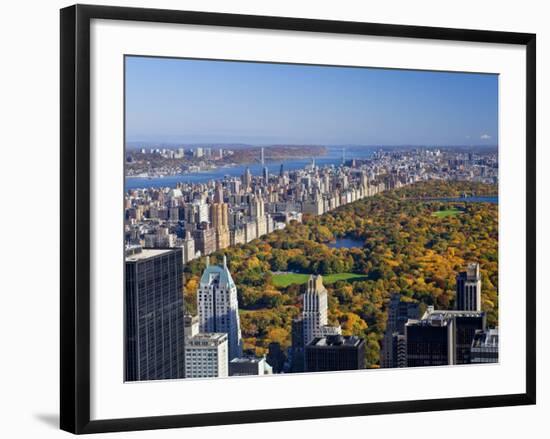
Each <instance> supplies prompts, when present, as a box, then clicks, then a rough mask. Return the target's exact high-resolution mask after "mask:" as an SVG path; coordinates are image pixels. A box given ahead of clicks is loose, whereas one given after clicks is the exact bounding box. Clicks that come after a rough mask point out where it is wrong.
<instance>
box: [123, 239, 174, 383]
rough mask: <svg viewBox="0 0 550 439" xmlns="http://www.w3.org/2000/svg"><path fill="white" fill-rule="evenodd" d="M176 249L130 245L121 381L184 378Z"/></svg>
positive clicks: (127, 257) (127, 265)
mask: <svg viewBox="0 0 550 439" xmlns="http://www.w3.org/2000/svg"><path fill="white" fill-rule="evenodd" d="M182 258H183V254H182V249H181V248H177V249H173V250H170V249H143V250H141V251H139V250H136V249H135V248H134V249H132V252H131V253H129V254H128V255H127V256H126V270H125V272H126V288H125V300H124V307H125V321H124V344H125V373H124V379H125V380H126V381H142V380H161V379H175V378H183V377H184V303H183V264H182Z"/></svg>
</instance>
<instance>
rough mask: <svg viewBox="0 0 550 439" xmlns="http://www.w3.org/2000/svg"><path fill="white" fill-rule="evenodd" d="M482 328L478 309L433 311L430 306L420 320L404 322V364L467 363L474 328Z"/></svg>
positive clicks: (483, 317) (483, 327)
mask: <svg viewBox="0 0 550 439" xmlns="http://www.w3.org/2000/svg"><path fill="white" fill-rule="evenodd" d="M478 329H482V330H484V329H485V313H484V312H481V311H436V310H434V309H433V307H432V306H430V307H428V310H427V311H426V312H425V313H424V315H423V316H422V319H420V320H409V321H408V322H407V324H406V325H405V339H406V343H407V366H408V367H416V366H441V365H453V364H468V363H470V351H471V345H472V341H473V339H474V335H475V333H476V330H478Z"/></svg>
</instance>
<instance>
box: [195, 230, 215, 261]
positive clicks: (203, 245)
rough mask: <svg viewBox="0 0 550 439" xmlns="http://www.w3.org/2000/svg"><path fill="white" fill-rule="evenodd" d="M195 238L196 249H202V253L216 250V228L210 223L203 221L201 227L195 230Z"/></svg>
mask: <svg viewBox="0 0 550 439" xmlns="http://www.w3.org/2000/svg"><path fill="white" fill-rule="evenodd" d="M193 238H194V240H195V251H200V252H201V255H203V256H204V255H209V254H210V253H213V252H215V251H216V230H215V229H213V228H212V227H210V225H209V224H208V223H202V224H201V226H200V228H199V229H197V230H193Z"/></svg>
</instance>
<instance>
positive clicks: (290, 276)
mask: <svg viewBox="0 0 550 439" xmlns="http://www.w3.org/2000/svg"><path fill="white" fill-rule="evenodd" d="M308 278H309V274H301V273H287V274H274V275H273V285H275V286H276V287H283V288H284V287H288V286H289V285H291V284H298V285H301V284H305V283H306V282H307V280H308ZM365 278H366V276H365V275H364V274H355V273H337V274H328V275H326V276H323V283H324V284H332V283H334V282H337V281H339V280H362V279H365Z"/></svg>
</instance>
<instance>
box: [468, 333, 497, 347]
mask: <svg viewBox="0 0 550 439" xmlns="http://www.w3.org/2000/svg"><path fill="white" fill-rule="evenodd" d="M496 347H498V329H494V328H493V329H487V330H486V331H482V330H477V331H476V333H475V335H474V339H473V341H472V348H496Z"/></svg>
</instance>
